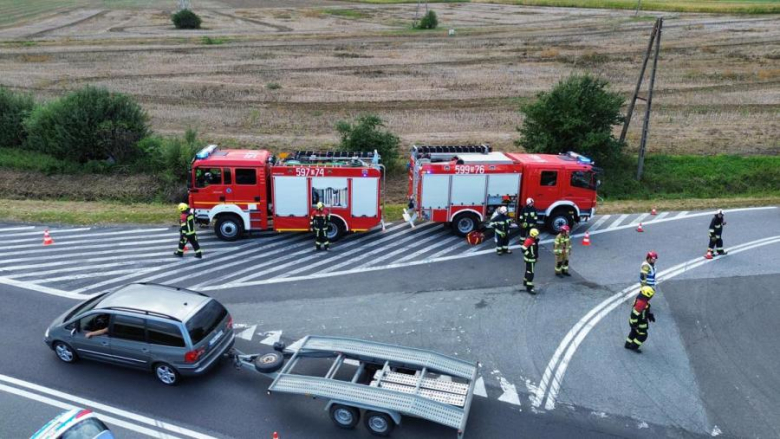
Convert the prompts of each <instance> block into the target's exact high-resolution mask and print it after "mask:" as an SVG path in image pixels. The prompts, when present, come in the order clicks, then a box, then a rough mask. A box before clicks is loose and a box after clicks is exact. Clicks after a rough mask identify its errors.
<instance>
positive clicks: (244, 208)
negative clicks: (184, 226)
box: [188, 145, 385, 241]
mask: <svg viewBox="0 0 780 439" xmlns="http://www.w3.org/2000/svg"><path fill="white" fill-rule="evenodd" d="M379 161H380V157H379V154H377V153H376V151H375V152H362V153H360V152H334V151H320V152H317V151H298V152H295V153H292V154H280V155H279V156H278V157H277V156H274V155H273V154H271V153H270V152H269V151H265V150H238V149H226V150H220V149H219V148H218V147H217V146H216V145H210V146H208V147H206V148H204V149H203V150H201V151H200V152H198V154H196V156H195V158H194V159H193V161H192V168H191V172H190V174H189V179H188V180H189V181H188V189H189V204H190V207H192V209H194V211H195V218H196V220H197V221H198V222H199V223H201V224H211V223H214V232H215V233H216V235H217V236H218V237H219V238H220V239H223V240H227V241H233V240H236V239H238V238H240V237H241V236H242V235H243V233H244V232H246V231H257V230H275V231H279V232H283V231H308V230H309V220H310V216H311V214H312V213H313V212H314V210H315V209H316V206H317V203H320V202H321V203H323V205H324V207H325V209H326V210H327V211H328V213H330V217H331V222H330V224H329V227H328V231H327V234H328V238H329V239H330V240H331V241H335V240H337V239H338V238H339V237H340V236H341V235H343V234H344V233H346V232H361V231H367V230H369V229H372V228H374V227H376V226H378V225H383V217H382V214H383V202H382V199H383V196H382V194H383V190H384V174H385V173H384V169H383V166H382V165H381V164H380V163H379Z"/></svg>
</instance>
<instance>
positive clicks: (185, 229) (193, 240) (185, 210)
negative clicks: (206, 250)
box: [173, 203, 203, 259]
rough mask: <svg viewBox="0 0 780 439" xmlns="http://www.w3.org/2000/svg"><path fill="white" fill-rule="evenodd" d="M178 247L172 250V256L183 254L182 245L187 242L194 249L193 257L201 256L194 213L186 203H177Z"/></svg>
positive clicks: (185, 244) (184, 245) (201, 251)
mask: <svg viewBox="0 0 780 439" xmlns="http://www.w3.org/2000/svg"><path fill="white" fill-rule="evenodd" d="M178 209H179V249H178V250H176V251H175V252H173V255H174V256H178V257H182V256H184V247H186V246H187V243H188V242H189V243H190V245H191V246H192V249H193V250H195V257H196V258H198V259H200V258H202V257H203V250H201V249H200V244H198V236H197V235H196V234H195V214H194V213H193V212H192V210H191V209H190V206H188V205H187V203H179V206H178Z"/></svg>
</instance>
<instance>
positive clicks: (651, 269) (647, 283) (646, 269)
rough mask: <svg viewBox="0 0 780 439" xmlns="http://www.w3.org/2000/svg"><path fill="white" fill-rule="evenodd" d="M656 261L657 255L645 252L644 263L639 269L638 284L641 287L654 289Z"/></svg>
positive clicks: (652, 252)
mask: <svg viewBox="0 0 780 439" xmlns="http://www.w3.org/2000/svg"><path fill="white" fill-rule="evenodd" d="M656 260H658V253H656V252H654V251H649V252H647V255H646V256H645V261H644V262H642V266H641V267H640V268H639V284H640V285H642V286H643V287H652V288H655V283H656V281H655V261H656Z"/></svg>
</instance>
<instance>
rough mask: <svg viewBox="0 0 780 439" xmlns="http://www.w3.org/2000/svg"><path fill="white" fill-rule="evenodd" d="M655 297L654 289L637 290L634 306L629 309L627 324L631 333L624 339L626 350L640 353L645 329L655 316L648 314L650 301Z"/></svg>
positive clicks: (644, 338) (645, 337)
mask: <svg viewBox="0 0 780 439" xmlns="http://www.w3.org/2000/svg"><path fill="white" fill-rule="evenodd" d="M654 295H655V289H654V288H653V287H649V286H644V287H641V288H640V289H639V294H638V295H637V296H636V299H634V304H633V306H632V307H631V315H630V316H629V318H628V324H629V326H631V332H629V334H628V337H627V338H626V344H625V345H624V347H625V348H626V349H629V350H632V351H634V352H636V353H642V349H640V348H641V347H642V343H644V342H645V340H647V329H648V327H649V322H655V315H653V313H652V312H650V299H652V298H653V296H654Z"/></svg>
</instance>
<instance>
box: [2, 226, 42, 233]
mask: <svg viewBox="0 0 780 439" xmlns="http://www.w3.org/2000/svg"><path fill="white" fill-rule="evenodd" d="M34 228H35V226H25V227H6V228H4V229H0V232H13V231H17V230H32V229H34Z"/></svg>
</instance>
